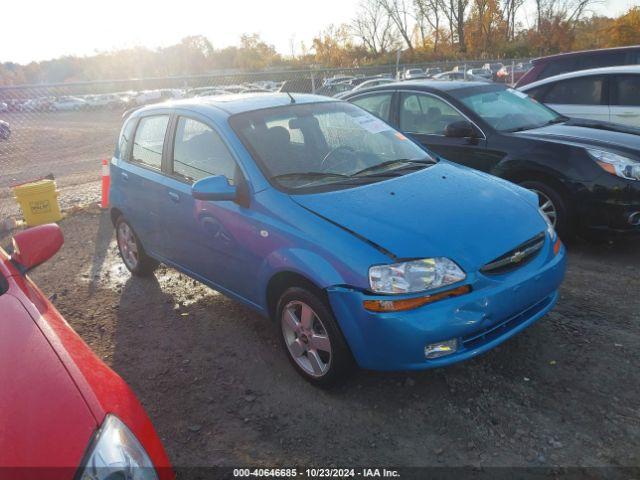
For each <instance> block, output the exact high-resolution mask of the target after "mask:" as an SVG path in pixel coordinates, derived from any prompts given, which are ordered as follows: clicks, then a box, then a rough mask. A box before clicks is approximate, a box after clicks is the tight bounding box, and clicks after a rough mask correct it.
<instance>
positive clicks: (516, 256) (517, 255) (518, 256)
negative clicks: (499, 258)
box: [509, 250, 525, 263]
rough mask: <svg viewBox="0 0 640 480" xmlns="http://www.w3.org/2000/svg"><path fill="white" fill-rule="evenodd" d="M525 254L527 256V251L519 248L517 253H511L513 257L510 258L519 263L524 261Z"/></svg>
mask: <svg viewBox="0 0 640 480" xmlns="http://www.w3.org/2000/svg"><path fill="white" fill-rule="evenodd" d="M524 256H525V253H524V252H521V251H520V250H518V251H517V252H516V253H514V254H513V255H511V258H510V259H509V260H510V261H511V263H518V262H520V261H522V259H523V258H524Z"/></svg>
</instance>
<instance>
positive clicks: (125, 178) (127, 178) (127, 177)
mask: <svg viewBox="0 0 640 480" xmlns="http://www.w3.org/2000/svg"><path fill="white" fill-rule="evenodd" d="M120 176H121V177H122V180H124V181H125V182H126V181H127V180H129V174H128V173H126V172H120Z"/></svg>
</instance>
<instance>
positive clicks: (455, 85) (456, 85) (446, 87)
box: [384, 72, 498, 92]
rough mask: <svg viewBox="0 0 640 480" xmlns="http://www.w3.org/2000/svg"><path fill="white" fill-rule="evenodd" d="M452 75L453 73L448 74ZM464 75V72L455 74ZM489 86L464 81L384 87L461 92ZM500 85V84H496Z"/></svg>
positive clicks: (484, 83) (396, 84) (413, 83)
mask: <svg viewBox="0 0 640 480" xmlns="http://www.w3.org/2000/svg"><path fill="white" fill-rule="evenodd" d="M446 73H452V72H446ZM455 73H460V74H463V72H455ZM487 85H491V84H490V83H487V82H476V81H473V80H472V81H464V80H428V79H425V80H409V81H404V82H395V83H389V84H387V85H384V87H386V88H390V87H396V88H397V87H402V88H407V87H408V88H418V89H421V90H429V89H430V90H441V91H444V92H448V91H452V90H461V89H465V88H473V87H485V86H487ZM496 85H498V84H496Z"/></svg>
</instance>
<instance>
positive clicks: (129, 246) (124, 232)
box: [118, 222, 139, 270]
mask: <svg viewBox="0 0 640 480" xmlns="http://www.w3.org/2000/svg"><path fill="white" fill-rule="evenodd" d="M118 245H119V246H120V253H121V254H122V259H123V260H124V262H125V263H126V264H127V267H128V268H129V269H130V270H135V268H136V267H137V266H138V260H139V256H138V242H137V240H136V237H135V235H134V233H133V230H131V227H130V226H129V225H127V223H126V222H121V223H120V224H119V225H118Z"/></svg>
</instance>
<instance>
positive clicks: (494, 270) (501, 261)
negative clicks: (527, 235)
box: [480, 232, 545, 274]
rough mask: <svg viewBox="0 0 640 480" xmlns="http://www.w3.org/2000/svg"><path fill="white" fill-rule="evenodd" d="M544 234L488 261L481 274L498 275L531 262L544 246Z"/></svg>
mask: <svg viewBox="0 0 640 480" xmlns="http://www.w3.org/2000/svg"><path fill="white" fill-rule="evenodd" d="M544 239H545V233H544V232H541V233H539V234H538V235H536V236H535V237H533V238H531V239H529V240H527V241H526V242H524V243H521V244H520V245H518V246H517V247H516V248H514V249H513V250H509V251H508V252H507V253H505V254H504V255H501V256H500V257H498V258H496V259H494V260H492V261H490V262H489V263H487V264H486V265H485V266H484V267H482V268H481V269H480V271H481V272H482V273H490V274H498V273H505V272H508V271H510V270H514V269H516V268H518V267H519V266H521V265H524V264H525V263H527V262H528V261H529V260H531V259H532V258H533V257H534V256H535V255H536V254H537V253H538V252H539V251H540V249H541V248H542V246H543V245H544Z"/></svg>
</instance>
